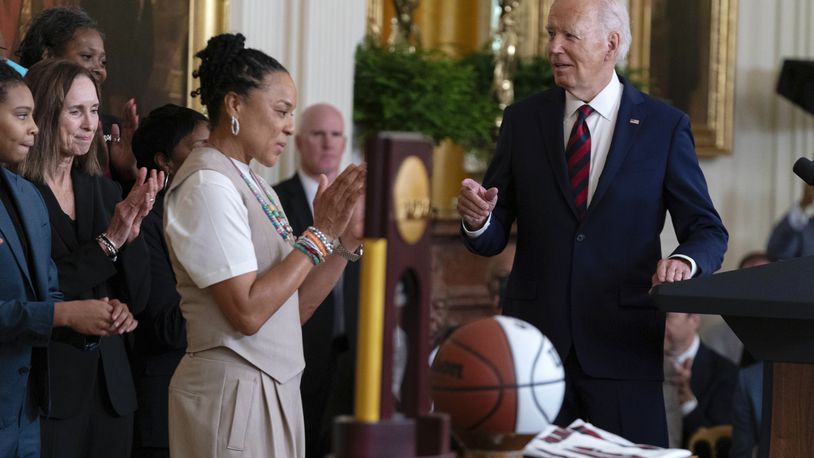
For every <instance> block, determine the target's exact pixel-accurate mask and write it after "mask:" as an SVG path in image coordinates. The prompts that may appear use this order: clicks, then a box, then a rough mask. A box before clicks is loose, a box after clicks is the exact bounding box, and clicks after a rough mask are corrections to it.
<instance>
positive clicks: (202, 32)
mask: <svg viewBox="0 0 814 458" xmlns="http://www.w3.org/2000/svg"><path fill="white" fill-rule="evenodd" d="M229 6H230V5H229V0H189V39H188V41H187V43H188V44H187V72H186V82H187V94H186V101H187V106H188V107H189V108H192V109H194V110H198V111H200V112H202V113H204V112H205V108H204V106H203V104H202V103H201V98H200V97H192V94H191V93H192V91H193V90H195V89H197V88H198V87H199V86H200V83H199V82H198V81H197V80H196V79H195V78H193V77H192V71H193V70H194V69H195V68H197V66H196V64H197V62H195V53H197V52H198V51H199V50H201V49H203V48H205V47H206V42H207V41H209V38H211V37H213V36H215V35H218V34H220V33H224V32H226V31H227V30H228V29H229Z"/></svg>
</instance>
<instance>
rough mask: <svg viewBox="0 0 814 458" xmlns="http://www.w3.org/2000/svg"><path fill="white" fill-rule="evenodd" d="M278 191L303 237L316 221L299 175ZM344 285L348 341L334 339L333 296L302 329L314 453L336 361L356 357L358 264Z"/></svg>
mask: <svg viewBox="0 0 814 458" xmlns="http://www.w3.org/2000/svg"><path fill="white" fill-rule="evenodd" d="M274 190H275V191H276V192H277V195H278V196H279V198H280V204H281V205H282V207H283V211H285V214H286V216H287V217H288V221H289V223H291V227H292V228H293V229H294V233H295V234H301V233H302V232H303V231H305V229H306V228H307V227H308V226H310V225H312V224H313V222H314V217H313V215H312V214H311V207H310V205H309V204H308V199H307V197H306V196H305V190H304V188H303V187H302V182H301V181H300V178H299V175H297V174H294V176H293V177H291V178H289V179H288V180H285V181H283V182H281V183H279V184H277V185H276V186H274ZM342 281H343V285H342V286H343V290H342V292H343V296H344V302H343V305H344V312H345V313H344V315H345V337H346V338H347V340H344V339H334V338H333V326H334V297H333V294H329V295H328V297H326V298H325V301H323V302H322V304H320V306H319V308H317V310H316V312H314V314H313V315H312V316H311V319H309V320H308V321H307V322H306V323H305V324H304V325H303V327H302V340H303V353H304V355H305V371H303V374H302V381H301V382H300V390H301V392H302V398H303V412H304V416H305V427H306V441H307V443H308V445H309V447H311V449H310V450H316V448H315V447H314V446H315V445H316V443H317V441H319V439H318V438H317V437H318V434H319V430H320V428H321V425H322V413H323V412H325V406H326V404H327V402H328V395H329V390H330V388H331V381H332V379H333V377H334V373H335V366H336V358H337V357H338V355H339V353H341V352H342V351H343V350H349V351H350V352H351V355H353V354H354V352H355V348H356V326H357V323H356V320H357V307H358V303H359V263H358V262H349V263H348V266H347V267H346V268H345V273H344V276H343V279H342ZM335 340H336V341H335ZM345 342H347V343H345ZM309 456H315V455H312V454H311V453H310V451H309Z"/></svg>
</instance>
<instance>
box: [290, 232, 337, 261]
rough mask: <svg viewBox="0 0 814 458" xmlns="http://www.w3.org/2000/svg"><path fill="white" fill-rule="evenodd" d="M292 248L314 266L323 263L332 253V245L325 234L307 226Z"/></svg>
mask: <svg viewBox="0 0 814 458" xmlns="http://www.w3.org/2000/svg"><path fill="white" fill-rule="evenodd" d="M294 248H296V249H298V250H299V251H301V252H303V253H305V254H306V255H307V256H308V257H309V258H311V262H313V263H314V265H315V266H317V265H319V264H320V263H323V262H325V258H326V257H328V256H330V255H331V254H332V253H333V251H334V245H333V243H331V242H330V241H328V238H327V237H326V236H325V234H324V233H323V232H322V231H320V230H319V229H317V228H315V227H314V226H309V227H308V229H306V230H305V232H303V233H302V235H301V236H299V238H297V241H296V242H295V243H294Z"/></svg>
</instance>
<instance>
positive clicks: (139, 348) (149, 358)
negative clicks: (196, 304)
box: [131, 193, 187, 448]
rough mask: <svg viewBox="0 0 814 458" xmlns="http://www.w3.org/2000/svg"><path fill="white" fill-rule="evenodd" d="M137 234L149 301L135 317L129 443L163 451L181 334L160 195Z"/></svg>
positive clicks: (184, 333) (183, 327) (182, 344)
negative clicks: (146, 260)
mask: <svg viewBox="0 0 814 458" xmlns="http://www.w3.org/2000/svg"><path fill="white" fill-rule="evenodd" d="M141 233H142V235H143V237H144V241H145V242H146V244H147V247H148V249H149V252H150V298H149V300H148V302H147V306H146V307H145V308H144V310H143V311H142V312H141V313H139V314H138V315H137V316H136V318H137V319H138V321H139V326H138V328H136V331H135V333H134V334H135V345H134V348H133V353H132V357H131V361H132V363H133V364H132V365H133V376H134V378H135V382H136V392H137V394H138V400H139V409H138V411H137V412H136V417H135V431H134V432H135V434H134V437H133V440H134V444H135V445H136V446H137V447H158V448H167V447H169V436H168V424H167V418H168V411H167V408H168V402H169V401H168V398H167V390H168V388H169V384H170V379H171V378H172V374H173V373H174V372H175V368H176V367H178V363H179V362H180V361H181V358H183V356H184V353H185V350H186V348H187V331H186V321H185V320H184V317H183V315H182V314H181V308H180V303H181V295H180V294H178V291H177V290H176V288H175V272H173V270H172V265H171V264H170V259H169V251H168V250H167V244H166V241H165V240H164V194H163V193H161V194H159V195H158V196H156V200H155V204H154V205H153V210H152V211H151V212H150V214H149V215H147V217H146V218H144V221H143V222H142V223H141Z"/></svg>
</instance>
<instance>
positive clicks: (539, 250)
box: [463, 81, 728, 380]
mask: <svg viewBox="0 0 814 458" xmlns="http://www.w3.org/2000/svg"><path fill="white" fill-rule="evenodd" d="M623 83H624V90H623V94H622V101H621V105H620V108H619V114H618V120H617V123H616V126H615V130H614V134H613V139H612V142H611V146H610V150H609V152H608V157H607V162H606V164H605V167H604V169H603V171H602V175H601V178H600V179H599V183H598V185H597V189H596V191H595V193H594V196H593V198H592V200H591V203H590V207H589V208H588V211H587V215H586V217H585V218H584V219H583V220H582V221H580V220H579V219H578V218H577V213H576V209H575V206H574V198H573V194H572V191H571V189H570V185H569V180H568V172H567V170H566V162H565V153H564V146H563V110H564V106H565V92H564V90H563V89H561V88H555V89H551V90H548V91H546V92H543V93H541V94H538V95H535V96H532V97H530V98H528V99H526V100H523V101H521V102H518V103H516V104H514V105H512V106H510V107H509V108H507V109H506V111H505V113H504V117H503V124H502V127H501V132H500V138H499V141H498V147H497V152H496V154H495V158H494V160H493V162H492V164H491V165H490V166H489V169H488V170H487V172H486V176H485V178H484V186H485V187H486V188H489V187H492V186H496V187H497V188H498V189H499V194H498V202H497V206H496V207H495V209H494V211H493V213H492V219H491V225H490V226H489V228H488V229H487V230H486V232H485V233H484V234H483V235H481V236H480V237H478V238H476V239H470V238H468V237H467V236H466V235H463V240H464V243H465V244H466V245H467V246H468V247H469V249H470V250H471V251H473V252H475V253H478V254H481V255H486V256H492V255H495V254H498V253H500V252H501V251H502V250H503V248H504V247H505V246H506V243H507V242H508V240H509V232H510V230H511V227H512V224H513V223H515V222H516V223H517V252H516V255H515V259H514V265H513V268H512V272H511V275H510V277H509V280H508V284H507V287H506V298H505V301H504V304H505V305H504V313H505V314H506V315H509V316H515V317H518V318H520V319H523V320H526V321H528V322H530V323H533V324H534V325H536V326H537V327H538V328H539V329H540V330H541V331H542V332H543V333H544V334H545V335H546V336H548V337H549V338H550V339H551V341H552V342H553V343H554V346H555V347H556V349H557V351H558V352H559V354H560V356H561V357H562V359H563V360H565V359H566V358H567V355H568V354H569V353H570V352H571V351H575V352H576V355H577V357H578V359H579V363H580V365H581V366H582V368H583V370H584V371H585V373H586V374H588V375H589V376H592V377H599V378H610V379H618V380H662V379H663V367H662V357H663V345H664V340H663V339H664V313H663V312H661V311H659V310H658V309H656V307H655V305H654V304H653V301H652V300H651V299H650V296H649V295H648V291H649V290H650V285H651V277H652V275H653V273H654V272H655V269H656V264H657V262H658V261H659V259H661V258H662V253H661V243H660V240H659V234H660V233H661V230H662V227H663V226H664V220H665V214H666V212H667V211H669V212H670V215H671V218H672V221H673V226H674V228H675V231H676V235H677V236H678V241H679V246H678V248H677V249H676V250H675V252H674V254H683V255H687V256H689V257H691V258H692V259H694V260H695V262H696V263H697V265H698V272H699V274H701V275H704V274H710V273H712V272H714V271H716V270H717V269H718V268H719V267H720V265H721V261H722V259H723V253H724V251H725V250H726V243H727V238H728V235H727V232H726V230H725V229H724V226H723V224H722V223H721V219H720V217H719V216H718V213H717V212H716V211H715V208H714V207H713V205H712V202H711V200H710V197H709V193H708V191H707V185H706V182H705V180H704V176H703V174H702V172H701V169H700V168H699V166H698V160H697V158H696V155H695V148H694V144H693V138H692V135H691V133H690V122H689V119H688V118H687V115H685V114H684V113H682V112H680V111H679V110H677V109H675V108H672V107H670V106H668V105H666V104H664V103H662V102H659V101H657V100H655V99H653V98H651V97H649V96H647V95H644V94H642V93H641V92H640V91H638V90H637V89H636V88H634V87H633V86H631V85H630V84H629V83H627V82H624V81H623Z"/></svg>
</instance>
